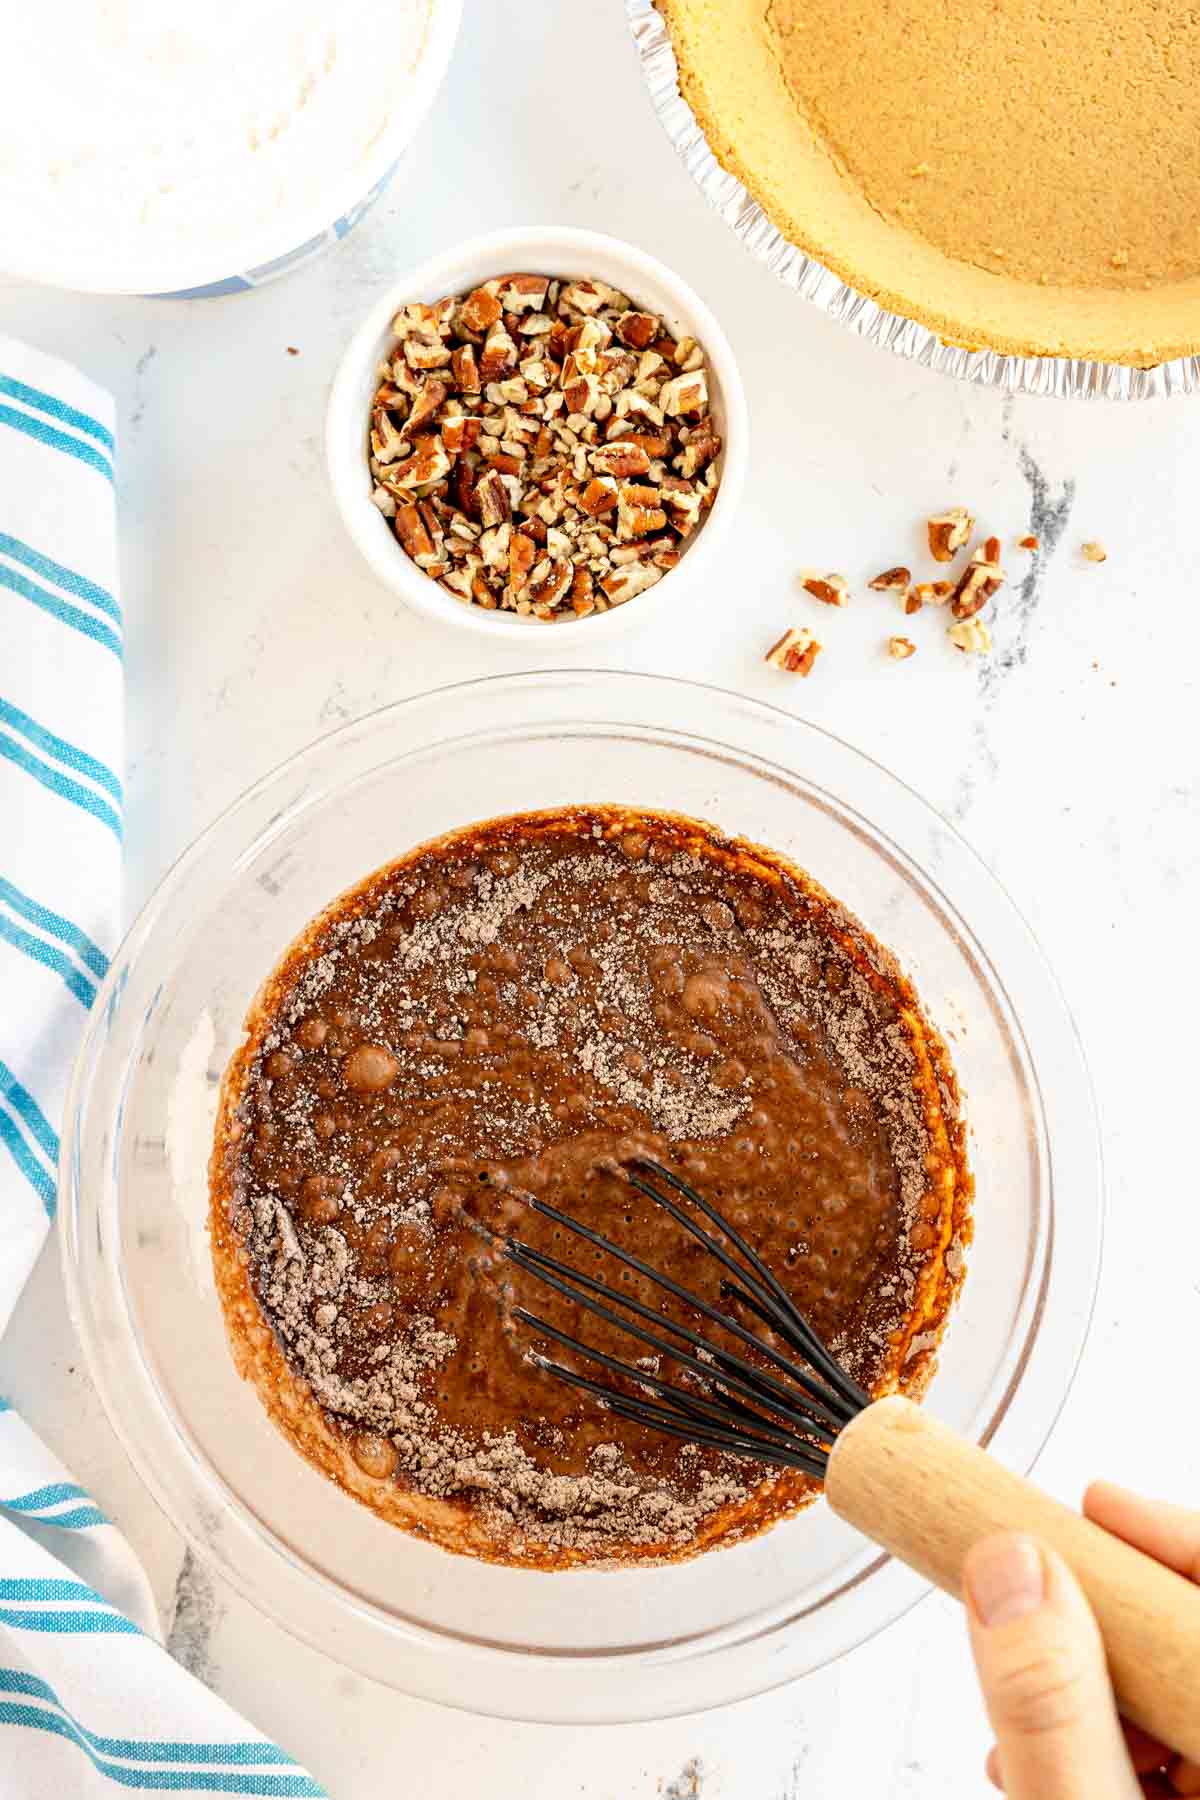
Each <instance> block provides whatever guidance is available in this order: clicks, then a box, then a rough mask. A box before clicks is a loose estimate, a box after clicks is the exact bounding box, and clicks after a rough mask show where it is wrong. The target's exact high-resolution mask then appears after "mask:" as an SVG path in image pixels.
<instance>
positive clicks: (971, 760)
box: [949, 405, 1075, 825]
mask: <svg viewBox="0 0 1200 1800" xmlns="http://www.w3.org/2000/svg"><path fill="white" fill-rule="evenodd" d="M1010 411H1011V408H1010V407H1009V406H1007V405H1006V407H1005V409H1004V429H1003V438H1004V442H1005V443H1006V444H1007V443H1009V442H1010V441H1011V438H1010V432H1009V418H1010ZM1017 463H1018V466H1019V468H1020V471H1021V475H1022V477H1023V479H1024V481H1025V485H1026V486H1027V487H1028V489H1029V518H1028V523H1027V524H1026V527H1025V531H1024V532H1023V533H1022V534H1021V535H1022V536H1026V535H1028V536H1030V537H1035V538H1037V540H1038V547H1037V549H1036V550H1035V551H1033V552H1032V554H1031V555H1030V558H1029V567H1028V569H1027V570H1026V573H1025V575H1024V577H1023V579H1022V581H1021V584H1020V586H1019V587H1016V588H1006V589H1004V590H1003V591H1002V595H1001V599H1000V601H999V603H998V604H997V605H996V607H995V610H994V616H993V618H992V619H991V621H990V623H991V629H992V640H993V646H994V648H993V650H992V653H991V654H990V655H989V656H982V657H980V658H979V659H978V660H979V673H978V678H977V679H978V694H979V701H980V711H979V713H978V715H977V716H976V718H975V719H974V720H973V721H972V724H971V738H970V743H969V746H968V749H967V755H966V757H965V759H964V761H963V765H962V769H961V772H960V774H959V777H958V781H957V782H956V784H955V789H954V796H953V799H952V800H951V803H950V808H949V811H950V817H951V819H953V821H954V823H955V824H956V825H961V824H962V822H963V820H964V819H965V818H966V816H967V814H968V812H969V811H970V810H971V806H972V804H973V802H974V799H975V795H976V793H977V791H978V789H979V787H980V784H981V782H982V781H983V780H984V779H988V780H990V779H992V778H994V777H995V775H996V774H997V773H998V768H999V765H998V763H997V759H996V753H995V751H994V750H993V748H992V744H991V739H990V737H989V735H988V723H987V715H988V713H989V712H990V710H991V708H992V707H993V706H994V705H995V703H996V700H997V698H998V696H999V694H1000V692H1001V690H1002V689H1003V687H1004V684H1005V682H1006V681H1007V680H1008V678H1009V677H1010V676H1011V675H1012V674H1013V672H1014V670H1016V669H1019V668H1022V667H1023V666H1024V665H1025V663H1026V662H1027V661H1028V660H1029V645H1030V638H1031V636H1032V632H1033V624H1034V617H1035V614H1036V612H1037V608H1038V604H1039V602H1040V600H1041V597H1042V577H1043V575H1044V574H1045V572H1046V568H1047V565H1048V564H1049V562H1050V559H1051V557H1052V556H1053V555H1054V552H1055V550H1056V549H1057V547H1058V543H1059V540H1060V539H1061V537H1062V534H1063V532H1064V531H1065V530H1066V526H1067V520H1068V519H1069V518H1070V516H1071V508H1072V507H1073V505H1074V504H1075V483H1074V481H1072V480H1069V479H1068V480H1066V481H1064V482H1063V484H1062V487H1061V488H1060V489H1059V491H1058V492H1057V493H1056V494H1055V493H1052V491H1051V487H1050V483H1049V481H1048V479H1047V477H1046V475H1045V473H1044V471H1043V470H1042V468H1041V466H1040V464H1039V463H1038V462H1037V461H1036V460H1035V458H1034V456H1033V455H1032V453H1031V451H1030V450H1029V448H1028V446H1027V445H1026V444H1023V443H1019V444H1018V445H1017Z"/></svg>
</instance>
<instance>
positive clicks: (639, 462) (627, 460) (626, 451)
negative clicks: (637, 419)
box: [590, 438, 650, 476]
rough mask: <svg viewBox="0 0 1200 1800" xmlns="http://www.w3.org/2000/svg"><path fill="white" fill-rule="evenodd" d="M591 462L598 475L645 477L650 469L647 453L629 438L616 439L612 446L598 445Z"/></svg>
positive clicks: (592, 454)
mask: <svg viewBox="0 0 1200 1800" xmlns="http://www.w3.org/2000/svg"><path fill="white" fill-rule="evenodd" d="M590 460H591V464H592V467H593V469H595V471H596V473H597V475H617V476H626V475H644V474H645V473H646V470H647V469H648V468H649V467H650V458H649V456H648V455H647V453H646V451H645V450H642V449H641V448H640V447H639V446H638V445H637V444H635V443H633V442H632V441H631V440H630V439H629V438H616V439H615V440H614V441H613V442H612V443H611V444H597V445H596V448H595V449H594V450H593V451H592V453H591V459H590Z"/></svg>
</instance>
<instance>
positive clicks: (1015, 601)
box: [979, 444, 1075, 706]
mask: <svg viewBox="0 0 1200 1800" xmlns="http://www.w3.org/2000/svg"><path fill="white" fill-rule="evenodd" d="M1017 462H1018V465H1019V467H1020V470H1021V474H1022V476H1023V478H1024V480H1025V484H1026V486H1027V487H1028V489H1029V522H1028V524H1027V526H1026V533H1027V534H1028V535H1029V536H1030V537H1035V538H1036V539H1037V540H1038V548H1037V549H1036V550H1035V551H1034V552H1033V553H1032V555H1031V556H1030V559H1029V568H1028V570H1027V571H1026V574H1025V577H1024V579H1023V581H1022V582H1021V585H1020V587H1019V588H1017V589H1016V590H1015V591H1012V590H1010V591H1009V594H1008V596H1007V599H1006V601H1005V602H1003V603H1002V604H1001V605H1000V606H999V607H998V608H997V611H996V617H995V621H994V626H993V632H992V635H993V639H994V642H995V649H994V650H993V653H992V655H991V656H988V657H984V658H983V659H982V660H981V663H980V670H979V693H980V698H981V699H982V700H983V702H984V704H985V706H990V705H991V704H992V702H993V701H994V700H995V697H996V694H997V692H998V690H999V689H1000V687H1001V686H1002V685H1003V683H1004V681H1005V680H1006V679H1007V677H1008V676H1009V675H1011V674H1012V672H1013V670H1014V669H1018V668H1020V667H1021V666H1022V665H1023V664H1024V663H1025V662H1026V661H1027V660H1028V657H1029V638H1030V633H1031V631H1032V629H1033V621H1034V614H1035V613H1036V611H1037V607H1038V602H1039V601H1040V599H1041V597H1042V576H1043V575H1044V574H1045V571H1046V567H1047V564H1048V563H1049V561H1050V559H1051V557H1052V556H1053V555H1054V552H1055V550H1056V549H1057V547H1058V543H1059V539H1060V538H1061V537H1062V534H1063V532H1064V531H1065V530H1066V525H1067V520H1068V519H1069V518H1070V516H1071V508H1072V506H1073V505H1074V504H1075V483H1074V482H1073V481H1071V480H1067V481H1064V482H1063V484H1062V487H1061V489H1060V490H1059V492H1058V493H1057V495H1052V493H1051V490H1050V483H1049V481H1048V480H1047V478H1046V475H1045V474H1044V472H1043V470H1042V469H1041V467H1040V465H1039V464H1038V463H1037V462H1036V461H1035V459H1034V457H1033V456H1032V454H1031V453H1030V451H1029V448H1028V446H1027V445H1025V444H1018V445H1017Z"/></svg>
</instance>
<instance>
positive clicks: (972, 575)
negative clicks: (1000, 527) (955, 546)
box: [950, 537, 1004, 619]
mask: <svg viewBox="0 0 1200 1800" xmlns="http://www.w3.org/2000/svg"><path fill="white" fill-rule="evenodd" d="M999 555H1000V540H999V538H994V537H990V538H988V539H987V540H986V542H984V543H983V544H980V545H979V547H978V549H976V550H974V551H973V552H972V554H971V560H970V562H969V563H968V564H967V566H966V568H965V569H964V570H963V572H962V575H961V576H960V578H959V581H958V585H957V586H956V587H955V590H954V601H953V604H952V606H951V608H950V610H951V612H953V614H954V617H955V618H956V619H973V618H974V617H975V614H976V613H977V612H979V611H980V609H981V608H982V607H984V606H986V605H987V603H988V601H989V600H990V599H991V598H992V596H993V594H997V593H999V591H1000V589H1001V588H1002V587H1003V585H1004V570H1003V569H1002V568H1001V567H1000V563H999V560H998V558H999Z"/></svg>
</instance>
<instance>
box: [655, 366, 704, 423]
mask: <svg viewBox="0 0 1200 1800" xmlns="http://www.w3.org/2000/svg"><path fill="white" fill-rule="evenodd" d="M658 398H659V403H660V404H661V406H662V409H663V411H664V412H665V413H666V414H667V416H668V417H669V418H678V417H680V416H681V415H684V416H686V415H689V414H693V413H702V412H703V411H704V410H705V408H706V407H707V406H708V378H707V377H706V375H705V373H704V370H703V369H702V368H701V369H690V370H687V371H685V373H684V374H682V375H676V376H675V377H674V378H673V379H672V380H671V381H664V382H663V384H662V387H661V388H660V389H659V395H658Z"/></svg>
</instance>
